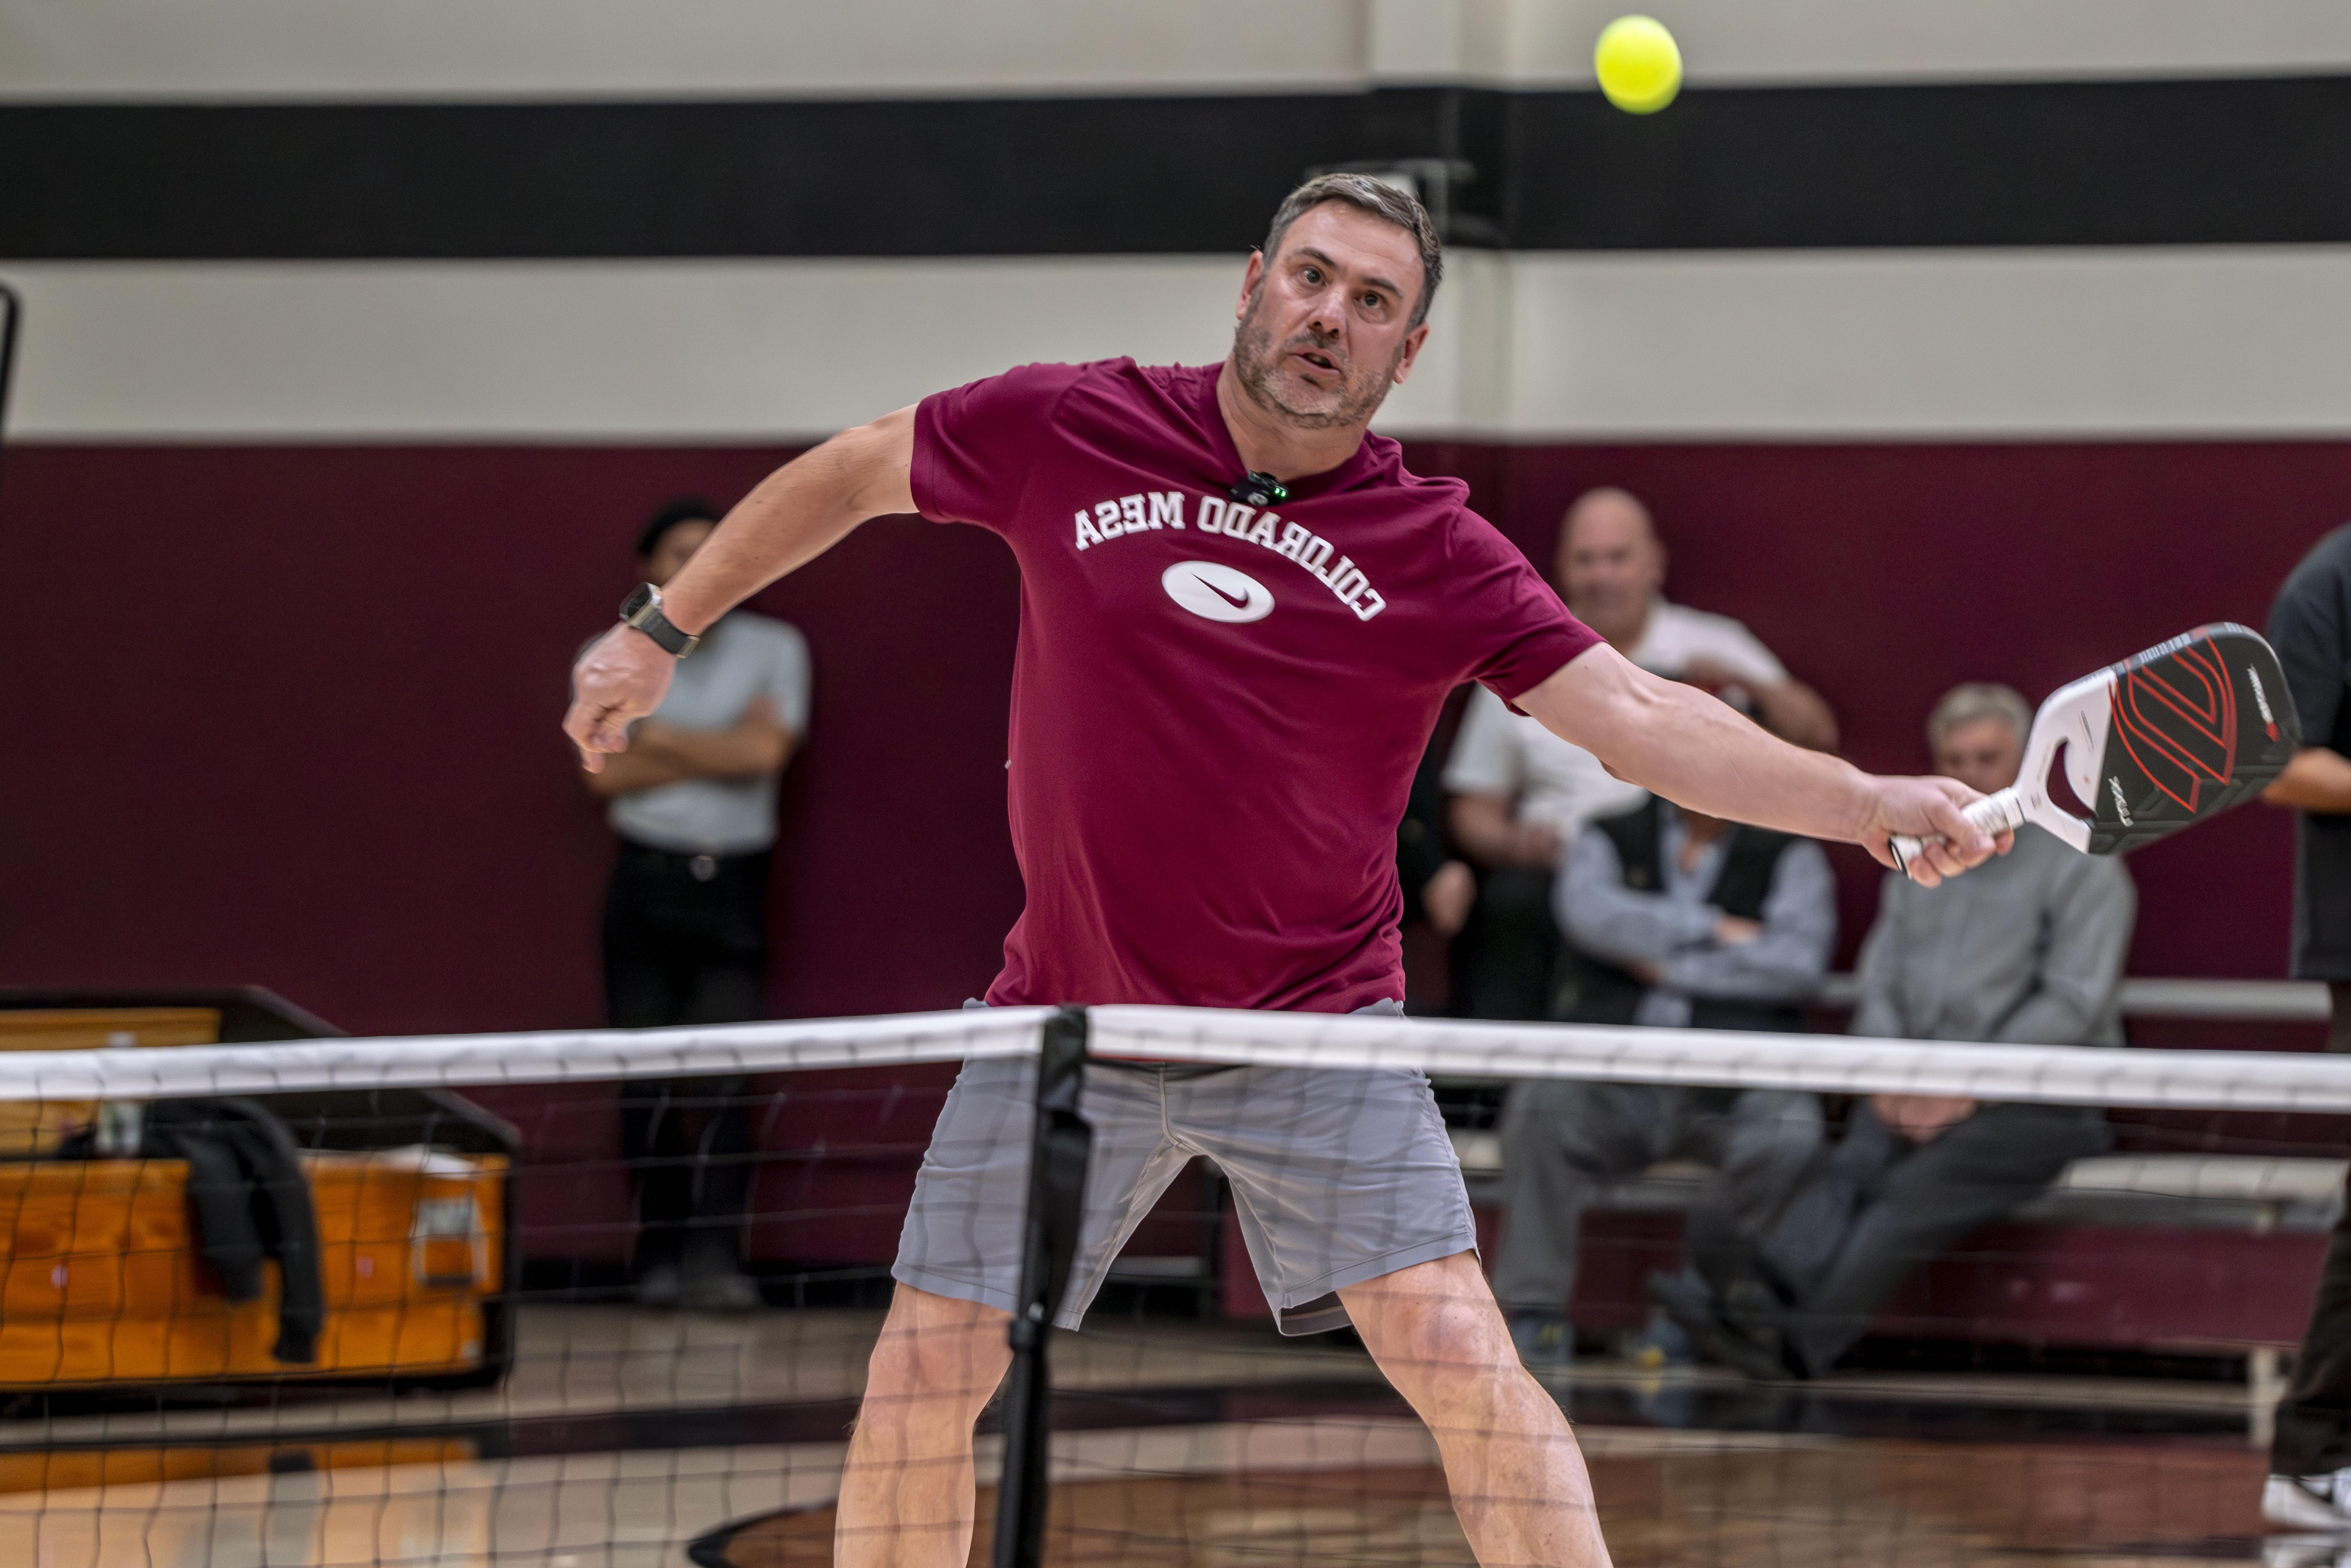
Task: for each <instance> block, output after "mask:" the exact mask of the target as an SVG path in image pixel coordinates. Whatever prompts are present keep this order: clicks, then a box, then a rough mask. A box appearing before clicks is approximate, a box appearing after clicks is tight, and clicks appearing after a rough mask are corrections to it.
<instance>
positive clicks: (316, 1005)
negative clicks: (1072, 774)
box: [0, 447, 1019, 1034]
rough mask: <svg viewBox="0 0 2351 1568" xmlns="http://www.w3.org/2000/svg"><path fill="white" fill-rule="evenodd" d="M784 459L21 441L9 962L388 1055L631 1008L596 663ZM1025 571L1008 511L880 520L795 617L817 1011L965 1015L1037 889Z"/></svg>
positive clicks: (787, 850)
mask: <svg viewBox="0 0 2351 1568" xmlns="http://www.w3.org/2000/svg"><path fill="white" fill-rule="evenodd" d="M784 455H787V454H785V453H781V452H773V451H769V452H757V451H740V450H737V451H715V452H714V451H682V450H674V449H658V450H626V451H569V450H552V449H544V448H540V449H510V448H458V449H444V448H435V449H422V450H416V449H398V448H347V447H335V448H264V447H251V448H237V447H229V448H201V447H176V448H174V447H165V448H115V447H107V448H100V447H31V448H20V449H15V450H12V451H11V453H10V454H9V467H8V474H7V488H6V493H5V497H0V526H5V529H6V533H7V538H8V540H9V548H8V550H7V555H8V559H9V560H10V563H11V566H12V567H13V568H14V575H15V577H16V580H17V581H18V582H19V583H20V584H24V585H37V591H26V592H25V593H23V594H22V595H20V597H21V598H22V599H23V600H24V601H25V605H26V608H25V610H24V612H22V613H20V614H18V615H16V616H12V617H9V618H8V625H7V627H6V630H5V632H0V637H5V653H0V660H5V668H6V669H7V670H8V671H9V674H10V681H9V685H10V689H11V692H12V701H11V703H10V705H9V706H10V717H11V723H10V728H11V730H12V732H13V735H12V738H11V740H10V743H9V746H8V752H9V757H10V766H9V768H8V774H9V788H8V791H7V794H8V800H9V812H8V815H9V817H10V819H11V821H12V823H13V825H12V826H11V827H10V828H9V829H8V831H5V833H0V885H5V887H6V889H7V895H6V896H5V898H0V977H5V978H7V979H10V980H16V981H24V982H31V981H34V980H38V981H40V982H41V983H44V984H52V983H54V984H59V985H63V984H90V985H134V984H139V985H143V984H150V983H154V984H162V983H165V982H173V983H177V982H190V983H193V982H196V981H210V980H216V979H219V978H221V977H236V978H239V979H253V980H257V981H259V982H261V983H264V984H266V985H268V986H270V987H271V988H274V989H276V990H278V991H280V992H282V993H283V994H285V995H287V996H291V997H296V998H300V999H301V1000H302V1002H303V1004H304V1005H305V1006H307V1007H309V1008H311V1009H314V1010H316V1011H318V1012H319V1013H320V1014H322V1015H323V1016H325V1017H328V1018H330V1019H334V1020H335V1021H336V1022H337V1023H338V1024H340V1025H341V1026H342V1027H343V1028H345V1029H348V1030H351V1031H353V1032H354V1033H361V1034H369V1033H381V1032H392V1031H410V1030H414V1031H433V1030H486V1029H515V1028H545V1027H559V1026H570V1025H590V1024H595V1023H598V1022H600V1021H601V1017H602V1003H601V993H600V989H599V984H598V980H597V915H598V904H599V900H600V898H601V886H602V881H603V877H604V873H605V871H606V868H607V867H608V865H609V864H610V861H611V838H610V835H609V834H608V833H607V832H606V831H604V829H603V827H602V825H601V821H600V818H599V813H598V809H597V808H596V806H595V805H594V804H593V803H592V802H591V801H590V800H589V799H588V797H587V795H586V794H585V792H584V791H583V789H581V787H580V781H579V779H578V777H577V768H576V767H575V765H574V764H573V762H572V760H571V759H570V758H569V755H568V748H567V747H566V746H565V745H564V743H563V742H562V739H561V737H560V736H559V734H558V733H557V730H556V723H557V720H558V719H559V717H560V716H561V713H562V709H563V706H564V700H565V692H566V670H567V668H568V666H569V663H570V660H571V656H572V653H573V652H574V650H575V649H577V647H578V646H579V645H580V643H581V641H582V640H583V639H584V638H586V637H588V636H589V635H590V634H591V633H593V632H597V631H598V630H600V629H601V627H603V626H604V625H606V624H608V623H609V622H610V621H611V612H612V606H613V605H614V604H615V603H617V602H618V601H619V596H620V595H621V594H622V593H623V592H625V591H627V589H628V588H629V586H630V585H631V583H632V581H633V580H634V579H635V570H636V561H635V559H634V558H633V557H632V554H631V553H630V546H631V542H632V539H633V538H634V537H635V531H636V528H637V527H638V525H639V523H640V522H641V521H642V519H643V516H644V515H645V514H646V513H647V512H649V511H650V510H651V509H652V508H653V506H655V505H656V504H658V503H659V502H660V501H662V500H663V499H664V498H666V497H669V496H670V495H672V494H674V493H675V492H678V491H681V490H689V489H702V490H706V491H708V492H710V493H712V494H713V495H714V496H716V497H717V498H718V499H719V500H720V501H721V502H722V503H723V502H726V501H731V500H732V499H734V498H735V497H737V496H738V495H739V494H740V493H741V492H742V491H743V490H745V489H746V488H747V487H748V486H750V485H751V484H752V483H754V482H755V481H756V480H757V479H758V476H760V475H762V474H763V473H765V472H766V471H767V470H768V469H769V468H770V467H772V466H773V465H775V463H776V462H778V460H779V459H780V458H781V457H783V456H784ZM1017 593H1018V580H1017V574H1016V572H1015V571H1014V569H1013V565H1012V561H1011V558H1010V556H1009V555H1008V553H1007V552H1006V550H1005V549H1004V548H1003V546H1002V545H1001V544H999V543H998V541H997V540H995V539H993V538H989V537H988V536H987V535H986V534H984V533H982V532H981V531H979V530H978V529H977V528H935V527H933V526H931V525H929V524H926V523H923V522H920V521H917V520H914V519H911V518H900V519H891V520H887V521H883V522H877V523H875V524H873V525H872V526H869V527H867V528H863V529H861V530H860V531H859V532H858V534H857V535H856V536H855V537H853V538H852V539H850V540H849V541H848V542H847V543H846V544H844V545H843V546H842V547H841V549H837V550H835V551H833V552H832V553H831V555H829V556H828V557H826V558H825V559H823V560H821V561H820V562H818V563H817V564H816V565H814V566H812V567H811V568H810V569H809V570H806V571H804V572H801V573H799V574H797V575H796V576H794V577H793V578H792V579H791V580H790V581H789V582H788V583H785V584H783V585H781V586H779V587H778V588H777V589H776V590H774V591H771V592H770V593H768V595H766V596H764V597H763V599H762V601H761V607H762V608H763V609H767V610H769V611H771V612H774V613H777V614H780V615H783V616H786V617H788V618H789V619H790V620H791V621H792V622H795V623H796V624H798V625H799V627H800V628H801V629H802V630H803V631H804V632H807V634H808V637H809V641H810V643H811V645H812V646H813V648H814V651H815V663H816V690H815V702H814V717H813V721H812V727H811V731H810V737H809V743H808V749H807V752H806V754H805V755H804V756H803V757H801V758H798V759H796V760H795V762H794V763H793V765H792V767H791V769H790V771H789V775H788V779H789V782H788V785H787V787H786V789H785V791H784V806H783V815H784V822H785V827H784V834H783V839H782V842H781V844H780V845H779V849H778V857H777V898H776V913H777V917H778V918H777V921H776V932H775V935H776V938H777V945H778V953H779V954H780V955H781V957H780V960H779V962H778V964H777V965H776V966H775V970H774V980H773V988H772V990H773V1001H774V1005H775V1008H776V1010H777V1011H778V1013H779V1014H783V1015H802V1016H822V1015H827V1014H839V1013H862V1012H879V1011H887V1010H896V1009H915V1008H929V1007H953V1006H955V1005H956V1004H957V1003H958V1002H960V1001H961V1000H962V999H963V998H965V997H966V996H967V995H970V994H972V993H974V992H975V991H976V990H977V988H980V987H982V986H984V985H986V983H987V979H988V977H990V976H991V975H992V974H993V973H994V972H995V968H996V965H997V962H998V954H999V946H1000V943H1001V940H1002V936H1003V933H1004V929H1005V927H1006V926H1007V925H1008V924H1009V923H1010V922H1011V920H1012V918H1013V916H1014V915H1017V914H1018V913H1019V879H1018V876H1017V873H1016V872H1015V870H1014V867H1013V864H1012V857H1011V851H1010V845H1009V842H1008V837H1007V834H1006V831H1005V826H1004V733H1005V704H1006V698H1007V694H1008V690H1009V686H1010V677H1011V659H1012V635H1013V624H1014V615H1015V610H1016V605H1017Z"/></svg>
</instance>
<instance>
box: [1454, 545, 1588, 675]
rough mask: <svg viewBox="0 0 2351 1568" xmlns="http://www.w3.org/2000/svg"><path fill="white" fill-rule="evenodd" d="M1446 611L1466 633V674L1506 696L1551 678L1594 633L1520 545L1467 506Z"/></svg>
mask: <svg viewBox="0 0 2351 1568" xmlns="http://www.w3.org/2000/svg"><path fill="white" fill-rule="evenodd" d="M1454 582H1455V587H1456V589H1457V593H1456V596H1455V598H1454V600H1453V602H1452V604H1451V606H1450V613H1451V615H1452V616H1453V617H1454V619H1455V623H1456V624H1457V625H1458V626H1459V627H1460V628H1461V629H1462V631H1463V632H1464V633H1465V634H1466V635H1467V636H1468V638H1469V639H1470V643H1469V647H1468V667H1467V668H1466V669H1465V670H1464V671H1463V672H1462V673H1463V674H1464V675H1465V676H1467V677H1468V678H1469V679H1473V680H1476V681H1479V682H1480V683H1482V684H1483V685H1485V686H1486V687H1487V688H1488V689H1489V690H1490V691H1491V692H1493V694H1494V695H1496V696H1498V697H1500V698H1501V699H1502V700H1503V701H1504V702H1506V703H1513V704H1514V703H1516V702H1517V701H1518V699H1519V698H1520V696H1522V695H1525V694H1526V693H1528V692H1530V691H1532V690H1533V689H1534V688H1535V687H1537V686H1539V685H1542V683H1543V682H1545V681H1547V680H1549V679H1551V677H1552V676H1553V675H1554V674H1558V673H1559V671H1560V670H1561V669H1562V667H1563V666H1564V665H1566V664H1567V663H1568V662H1569V661H1570V660H1572V659H1574V658H1575V657H1577V656H1578V655H1579V654H1582V653H1585V652H1587V651H1589V650H1590V649H1591V647H1592V646H1593V643H1597V642H1599V641H1600V637H1599V634H1598V633H1597V632H1593V630H1592V629H1591V628H1590V627H1588V626H1586V625H1584V623H1583V622H1581V621H1578V620H1577V619H1576V618H1575V617H1574V616H1573V615H1571V614H1569V613H1568V612H1567V606H1566V605H1564V604H1562V603H1561V602H1560V601H1559V595H1558V594H1556V593H1554V592H1552V586H1551V584H1550V583H1548V582H1545V581H1544V580H1542V578H1541V575H1540V574H1539V573H1537V572H1536V570H1535V569H1534V568H1533V567H1532V566H1531V565H1529V564H1528V562H1527V558H1526V557H1525V556H1523V555H1521V554H1520V553H1519V548H1518V547H1517V546H1516V545H1514V544H1512V543H1510V540H1508V539H1506V538H1503V537H1502V536H1501V534H1500V533H1499V532H1498V531H1496V529H1495V528H1494V526H1493V525H1492V524H1491V523H1489V522H1488V521H1486V519H1485V518H1483V517H1479V516H1478V515H1477V514H1476V513H1474V512H1468V511H1464V512H1463V513H1461V514H1460V516H1459V517H1458V519H1457V522H1456V527H1455V533H1454Z"/></svg>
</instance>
